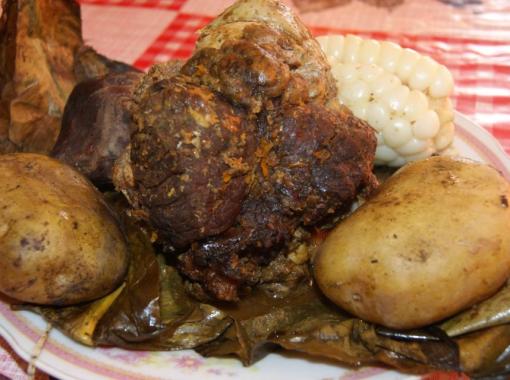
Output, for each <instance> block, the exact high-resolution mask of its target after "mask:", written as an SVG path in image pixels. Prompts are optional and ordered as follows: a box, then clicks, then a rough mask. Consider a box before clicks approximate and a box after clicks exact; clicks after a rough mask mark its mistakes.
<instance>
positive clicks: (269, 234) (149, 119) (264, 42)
mask: <svg viewBox="0 0 510 380" xmlns="http://www.w3.org/2000/svg"><path fill="white" fill-rule="evenodd" d="M254 10H256V12H255V11H254ZM335 95H336V92H335V85H334V81H333V78H332V77H331V74H330V69H329V66H328V65H327V63H326V59H325V57H324V56H323V54H322V52H321V50H320V47H319V45H318V44H317V42H316V41H315V40H314V39H313V38H312V37H311V35H310V33H309V32H308V31H307V30H306V28H305V27H304V26H303V25H302V24H301V23H300V21H299V20H297V19H296V17H295V16H294V15H293V14H292V13H291V12H290V10H289V9H288V8H286V7H284V6H283V5H281V4H279V3H278V2H276V1H273V0H267V1H262V0H242V1H239V2H237V3H236V4H234V5H233V6H232V7H231V8H229V9H227V10H226V11H225V12H224V13H223V14H222V15H220V16H219V17H218V18H217V19H216V20H215V21H213V22H212V23H211V24H210V25H209V26H208V27H206V28H205V29H204V30H203V31H202V34H201V35H200V38H199V42H198V44H197V49H196V51H195V53H194V54H193V56H192V57H191V58H190V60H188V62H186V63H185V64H184V66H183V67H182V69H181V70H180V73H179V74H178V75H169V76H168V77H167V78H165V79H162V80H159V81H158V80H149V81H145V83H143V84H142V85H141V86H140V87H139V88H138V89H137V91H136V97H135V101H134V104H133V107H132V111H133V117H134V120H135V122H136V125H137V129H136V132H135V133H134V134H133V135H132V142H131V145H130V147H129V148H128V149H127V150H126V151H125V152H124V154H123V156H122V158H121V159H120V160H119V161H118V162H117V164H116V168H115V173H114V182H115V184H116V186H117V188H118V189H120V190H121V191H123V192H124V194H126V196H127V198H128V199H129V201H130V203H131V205H132V206H133V209H134V210H133V213H134V214H135V215H138V216H139V217H141V218H142V219H145V220H147V221H148V222H150V224H151V225H152V227H153V228H155V229H156V231H157V233H158V241H159V243H160V244H161V245H163V247H164V248H166V250H167V251H174V252H176V254H178V255H179V259H178V265H179V268H180V270H181V272H182V273H183V274H184V275H185V276H186V277H187V278H188V279H189V280H190V281H192V282H193V284H194V285H193V286H192V288H193V289H194V291H195V292H196V293H197V294H198V293H200V292H203V293H207V294H209V295H212V296H213V297H215V298H217V299H220V300H228V301H232V300H236V299H238V298H239V297H240V296H241V295H242V292H243V291H244V290H245V289H249V288H250V287H253V286H255V285H257V284H261V283H264V284H266V285H267V284H268V283H271V282H273V283H274V282H278V281H286V280H289V279H290V281H292V282H296V281H297V280H298V277H303V276H305V275H306V270H304V269H303V267H299V268H298V266H296V265H294V264H295V260H294V261H293V260H291V259H290V258H289V257H287V256H286V254H285V253H286V252H288V251H289V247H290V246H291V245H297V246H299V244H300V243H301V241H300V239H302V238H303V236H304V235H306V233H304V234H298V235H300V236H297V234H296V232H297V231H302V230H303V229H304V230H306V229H307V228H311V227H313V226H317V225H321V224H323V223H325V222H326V221H329V220H331V218H333V217H335V216H338V215H340V214H341V213H343V212H345V211H346V210H347V209H348V208H349V207H350V205H351V203H352V202H353V201H354V200H355V199H356V197H357V195H358V194H359V193H360V192H361V191H363V190H364V189H365V190H366V189H369V188H371V187H372V185H373V184H374V183H375V180H374V176H373V174H372V164H373V159H374V152H375V147H376V140H375V137H374V133H373V131H372V129H371V128H370V127H369V126H368V125H367V124H365V123H364V122H362V121H360V120H359V119H357V118H355V117H354V116H353V115H352V114H351V113H350V112H349V111H347V110H345V109H343V108H342V107H340V106H339V105H338V103H337V102H336V96H335ZM271 267H274V269H275V270H268V269H267V268H271ZM278 268H279V269H278ZM282 268H295V270H292V271H291V270H281V269H282Z"/></svg>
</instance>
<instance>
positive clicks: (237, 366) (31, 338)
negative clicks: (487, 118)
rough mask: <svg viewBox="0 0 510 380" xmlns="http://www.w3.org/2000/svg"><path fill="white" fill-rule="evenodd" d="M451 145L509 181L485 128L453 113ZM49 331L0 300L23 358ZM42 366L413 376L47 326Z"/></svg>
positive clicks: (80, 375)
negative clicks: (88, 337) (248, 359)
mask: <svg viewBox="0 0 510 380" xmlns="http://www.w3.org/2000/svg"><path fill="white" fill-rule="evenodd" d="M455 125H456V137H455V141H454V148H455V149H456V150H457V152H458V153H459V155H460V156H463V157H467V158H471V159H474V160H477V161H482V162H487V163H490V164H491V165H493V166H494V167H496V168H497V169H498V170H499V171H500V172H501V173H502V174H503V175H504V176H505V177H506V178H507V179H509V180H510V158H509V157H508V156H507V155H506V153H505V152H504V150H503V149H502V148H501V146H500V145H499V144H498V142H497V141H496V140H495V139H494V137H492V136H491V135H490V134H489V133H488V132H487V131H486V130H484V129H483V128H481V127H480V126H478V125H476V124H475V123H473V122H472V121H470V120H469V119H468V118H466V117H465V116H463V115H461V114H459V113H456V115H455ZM47 329H48V326H47V324H46V322H45V321H44V320H43V319H42V318H41V317H40V316H38V315H36V314H33V313H31V312H27V311H12V310H11V309H10V307H9V305H8V304H7V303H5V302H2V301H0V334H1V335H2V336H3V337H4V338H5V339H6V340H7V341H8V342H9V344H10V345H11V346H12V347H13V349H14V350H15V351H16V352H17V353H18V354H19V355H20V356H21V357H22V358H23V359H25V360H27V361H29V360H30V357H31V356H32V355H33V354H34V352H35V351H36V347H37V345H38V343H40V341H41V337H42V336H43V335H44V333H45V331H46V330H47ZM35 364H36V366H37V367H38V368H40V369H41V370H43V371H45V372H47V373H48V374H51V375H53V376H56V377H57V378H59V379H62V380H64V379H90V378H94V379H172V380H179V379H206V378H207V379H209V378H210V379H228V378H243V379H264V380H269V379H282V378H285V377H287V376H288V375H289V374H290V373H291V374H292V377H293V378H295V379H317V380H326V379H368V378H377V379H395V378H399V379H417V377H415V376H410V375H404V374H398V373H396V372H394V371H389V370H385V369H381V368H362V369H359V370H351V369H347V368H343V367H341V366H339V365H337V364H335V363H333V362H327V361H324V360H315V359H313V358H310V357H306V356H302V355H299V354H293V353H283V352H276V353H272V354H269V355H268V356H266V357H265V358H264V359H263V360H261V361H259V362H257V363H256V364H254V365H252V366H250V367H243V366H242V364H241V363H240V362H239V361H238V360H236V359H230V358H227V359H218V358H210V359H205V358H203V357H201V356H200V355H198V354H196V353H195V352H193V351H179V352H142V351H127V350H123V349H117V348H96V349H92V348H89V347H85V346H82V345H80V344H78V343H75V342H74V341H72V340H71V339H69V338H67V337H66V336H64V335H63V334H61V333H60V332H59V331H57V330H56V329H51V330H50V333H49V337H48V340H47V341H46V342H45V344H44V346H43V349H42V351H41V353H40V354H39V355H38V357H37V359H36V360H35Z"/></svg>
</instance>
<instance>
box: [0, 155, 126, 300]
mask: <svg viewBox="0 0 510 380" xmlns="http://www.w3.org/2000/svg"><path fill="white" fill-rule="evenodd" d="M0 194H2V196H1V197H0V267H1V268H2V276H0V292H2V293H4V294H6V295H8V296H10V297H12V298H14V299H16V300H19V301H24V302H30V303H36V304H53V305H69V304H75V303H80V302H84V301H89V300H92V299H95V298H99V297H102V296H104V295H105V294H107V293H109V292H111V291H112V290H113V289H115V288H116V287H117V286H118V285H119V283H120V282H121V281H122V280H123V278H124V275H125V272H126V269H127V266H128V251H127V247H126V242H125V238H124V235H123V233H122V232H121V230H120V229H119V226H118V224H117V220H116V218H115V217H114V215H113V213H112V212H111V211H110V209H109V207H108V206H107V205H106V203H105V201H104V200H103V198H102V195H101V194H100V193H99V192H98V191H97V190H96V189H95V188H94V187H93V186H92V185H91V184H90V183H89V182H88V181H87V180H86V179H85V178H84V177H83V176H82V175H80V174H79V173H78V172H76V171H75V170H73V169H72V168H70V167H68V166H67V165H64V164H62V163H60V162H58V161H56V160H53V159H51V158H48V157H46V156H42V155H37V154H28V153H15V154H8V155H3V156H0Z"/></svg>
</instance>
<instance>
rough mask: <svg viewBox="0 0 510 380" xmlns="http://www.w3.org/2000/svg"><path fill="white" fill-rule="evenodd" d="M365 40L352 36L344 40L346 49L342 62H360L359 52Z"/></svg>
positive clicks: (344, 48)
mask: <svg viewBox="0 0 510 380" xmlns="http://www.w3.org/2000/svg"><path fill="white" fill-rule="evenodd" d="M361 42H363V40H362V39H361V38H360V37H358V36H354V35H352V34H348V35H347V37H345V40H344V47H343V52H342V61H343V62H349V63H355V62H357V61H358V51H359V48H360V45H361Z"/></svg>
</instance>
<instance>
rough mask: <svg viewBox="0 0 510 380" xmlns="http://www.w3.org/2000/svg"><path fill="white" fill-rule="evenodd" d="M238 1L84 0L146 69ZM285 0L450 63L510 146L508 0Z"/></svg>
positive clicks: (110, 52)
mask: <svg viewBox="0 0 510 380" xmlns="http://www.w3.org/2000/svg"><path fill="white" fill-rule="evenodd" d="M284 1H285V0H284ZM309 1H314V0H309ZM315 1H317V0H315ZM232 2H233V0H211V1H208V0H80V3H81V6H82V19H83V34H84V38H85V40H86V41H87V43H88V44H90V45H92V46H93V47H95V48H96V49H97V50H98V51H99V52H101V53H103V54H105V55H107V56H109V57H111V58H114V59H118V60H121V61H125V62H127V63H130V64H134V65H135V66H136V67H138V68H141V69H144V70H145V69H147V68H149V67H150V66H151V65H152V64H154V63H156V62H162V61H166V60H169V59H185V58H187V57H189V56H190V55H191V53H192V51H193V47H194V43H195V41H196V38H197V30H199V29H200V28H201V27H203V26H204V25H206V24H207V23H208V22H209V21H210V20H211V19H212V18H213V17H214V16H215V15H217V14H218V13H219V12H221V11H222V10H223V9H225V7H227V6H228V5H230V4H231V3H232ZM286 2H287V3H289V5H291V6H292V7H294V8H295V9H296V10H297V11H298V12H300V9H301V10H302V11H301V14H300V16H301V18H302V20H303V21H304V22H305V24H307V25H308V26H309V27H310V29H311V30H312V33H313V34H314V35H321V34H327V33H354V34H359V35H361V36H363V37H373V38H377V39H388V40H392V41H394V42H397V43H399V44H401V45H402V46H405V47H409V48H413V49H415V50H417V51H419V52H421V53H424V54H428V55H430V56H432V57H434V58H435V59H436V60H437V61H439V62H441V63H443V64H444V65H446V66H447V67H448V68H449V69H450V70H451V71H452V73H453V76H454V78H455V82H456V87H455V88H456V89H455V95H454V103H455V107H456V109H457V110H458V111H460V112H462V113H464V114H466V115H468V116H469V117H470V118H471V119H473V120H474V121H476V122H478V123H479V124H480V125H482V126H483V127H485V128H486V129H487V130H488V131H489V132H490V133H492V135H493V136H495V137H496V138H497V139H498V140H499V142H500V143H501V144H502V146H503V147H504V148H505V150H506V151H507V152H509V153H510V42H508V41H510V1H506V0H479V1H472V0H426V1H425V0H405V1H404V2H403V4H402V5H399V6H396V7H394V8H391V9H387V8H377V7H374V6H372V5H370V4H369V3H370V2H369V1H360V0H350V1H344V0H342V1H340V0H320V6H318V5H317V6H316V5H314V6H312V7H310V6H308V7H304V6H303V4H304V1H303V0H300V1H299V2H296V3H295V4H293V3H292V2H291V0H287V1H286ZM317 4H319V3H317ZM307 9H313V11H307ZM2 347H4V348H5V349H3V350H2ZM6 347H7V344H6V343H5V341H3V340H1V339H0V379H2V375H3V376H6V377H8V378H11V379H16V380H18V379H19V380H22V379H25V378H26V375H24V374H23V370H24V369H23V368H25V369H26V367H23V365H21V366H20V365H19V364H18V363H22V361H21V360H20V359H19V358H17V357H16V355H15V354H14V353H13V352H12V351H11V350H10V349H8V348H6ZM14 358H16V359H14ZM2 363H4V364H5V366H4V367H3V366H2ZM40 376H41V375H40ZM42 376H45V375H42ZM441 376H447V375H444V374H441ZM443 378H444V379H446V377H441V379H443ZM449 378H450V379H453V378H454V377H449ZM455 378H458V377H455Z"/></svg>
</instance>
